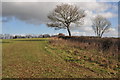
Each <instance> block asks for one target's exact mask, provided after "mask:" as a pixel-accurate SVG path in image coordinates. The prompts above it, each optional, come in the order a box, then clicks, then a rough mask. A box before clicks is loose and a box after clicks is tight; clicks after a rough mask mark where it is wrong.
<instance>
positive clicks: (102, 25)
mask: <svg viewBox="0 0 120 80" xmlns="http://www.w3.org/2000/svg"><path fill="white" fill-rule="evenodd" d="M92 22H93V25H92V28H93V30H94V32H95V34H96V35H97V36H98V37H102V36H103V34H104V33H105V32H108V31H109V28H110V26H111V22H110V21H108V20H107V19H106V18H104V17H103V16H101V15H98V16H96V17H95V18H94V19H93V21H92Z"/></svg>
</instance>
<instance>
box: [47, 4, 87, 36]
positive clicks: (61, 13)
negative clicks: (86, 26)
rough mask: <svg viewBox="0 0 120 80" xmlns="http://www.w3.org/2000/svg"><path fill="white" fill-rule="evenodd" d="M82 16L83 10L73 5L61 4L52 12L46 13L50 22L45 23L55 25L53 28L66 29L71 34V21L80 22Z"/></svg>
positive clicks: (50, 25) (83, 15)
mask: <svg viewBox="0 0 120 80" xmlns="http://www.w3.org/2000/svg"><path fill="white" fill-rule="evenodd" d="M83 17H85V13H84V10H82V9H79V8H78V7H77V6H75V5H70V4H61V5H57V6H56V8H55V9H54V10H53V12H51V13H50V14H49V15H48V19H49V20H50V21H51V22H49V23H47V25H48V26H49V27H55V29H67V31H68V33H69V36H71V32H70V25H71V23H73V24H82V23H83Z"/></svg>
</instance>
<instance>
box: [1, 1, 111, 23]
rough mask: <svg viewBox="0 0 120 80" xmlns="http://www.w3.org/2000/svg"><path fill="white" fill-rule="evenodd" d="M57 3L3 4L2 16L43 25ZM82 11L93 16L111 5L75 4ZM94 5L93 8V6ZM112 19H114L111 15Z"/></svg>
mask: <svg viewBox="0 0 120 80" xmlns="http://www.w3.org/2000/svg"><path fill="white" fill-rule="evenodd" d="M57 4H60V3H57V2H3V4H2V14H3V15H2V16H3V17H9V18H11V19H12V18H13V17H14V18H17V19H20V20H21V21H25V22H27V23H30V24H41V23H43V22H47V15H48V13H49V12H50V11H52V10H53V8H55V7H56V5H57ZM74 4H76V5H77V6H79V7H80V8H82V9H85V10H86V11H88V12H89V13H88V15H90V16H92V14H93V12H92V11H105V10H107V9H108V8H109V7H110V5H109V4H105V3H97V2H91V3H88V2H77V3H74ZM91 4H92V6H91ZM109 16H110V17H113V15H112V14H110V13H109Z"/></svg>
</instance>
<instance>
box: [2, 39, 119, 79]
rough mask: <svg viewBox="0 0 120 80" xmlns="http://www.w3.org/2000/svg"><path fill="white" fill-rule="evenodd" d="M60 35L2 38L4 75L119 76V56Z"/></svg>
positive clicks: (45, 76) (46, 76) (47, 76)
mask: <svg viewBox="0 0 120 80" xmlns="http://www.w3.org/2000/svg"><path fill="white" fill-rule="evenodd" d="M85 44H86V43H80V42H79V44H78V43H76V42H72V41H69V40H64V39H59V38H33V39H6V40H3V41H2V56H3V57H2V67H3V68H2V77H3V78H116V77H118V71H119V67H118V65H119V61H118V59H117V57H116V56H111V54H109V53H108V52H102V51H99V50H97V49H93V48H92V49H86V48H85V47H84V45H85Z"/></svg>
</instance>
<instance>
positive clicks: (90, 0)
mask: <svg viewBox="0 0 120 80" xmlns="http://www.w3.org/2000/svg"><path fill="white" fill-rule="evenodd" d="M2 2H96V0H85V1H83V0H74V1H73V0H2Z"/></svg>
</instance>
